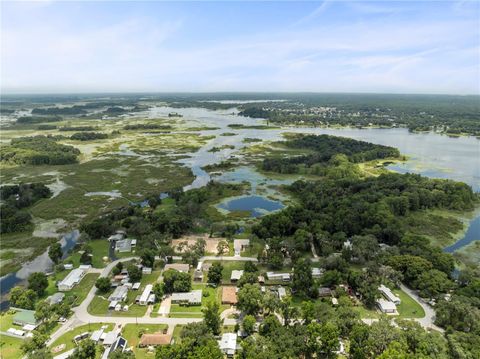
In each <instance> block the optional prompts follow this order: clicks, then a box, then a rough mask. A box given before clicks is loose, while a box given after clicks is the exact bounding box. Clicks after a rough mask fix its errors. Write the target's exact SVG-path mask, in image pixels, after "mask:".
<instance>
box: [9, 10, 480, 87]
mask: <svg viewBox="0 0 480 359" xmlns="http://www.w3.org/2000/svg"><path fill="white" fill-rule="evenodd" d="M0 6H1V20H2V21H1V89H2V91H3V92H4V93H5V92H23V93H28V92H43V93H48V92H110V91H115V92H122V91H129V92H135V91H158V92H165V91H191V92H194V91H315V92H389V93H449V94H479V92H480V83H479V82H480V80H479V78H480V2H479V1H418V2H412V1H400V2H392V1H381V2H363V1H350V2H347V1H323V2H322V1H320V2H298V1H297V2H243V3H237V2H232V1H228V2H173V3H169V2H153V1H150V2H112V1H106V2H99V1H97V2H67V1H58V2H55V1H41V2H31V3H30V2H5V1H2V2H1V5H0Z"/></svg>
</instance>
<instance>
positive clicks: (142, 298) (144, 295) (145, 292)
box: [140, 284, 153, 302]
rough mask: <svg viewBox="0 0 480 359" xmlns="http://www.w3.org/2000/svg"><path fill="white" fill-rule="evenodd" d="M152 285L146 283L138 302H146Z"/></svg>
mask: <svg viewBox="0 0 480 359" xmlns="http://www.w3.org/2000/svg"><path fill="white" fill-rule="evenodd" d="M152 289H153V285H151V284H147V285H146V286H145V289H144V290H143V293H142V295H141V296H140V302H146V301H147V300H148V297H150V293H151V292H152Z"/></svg>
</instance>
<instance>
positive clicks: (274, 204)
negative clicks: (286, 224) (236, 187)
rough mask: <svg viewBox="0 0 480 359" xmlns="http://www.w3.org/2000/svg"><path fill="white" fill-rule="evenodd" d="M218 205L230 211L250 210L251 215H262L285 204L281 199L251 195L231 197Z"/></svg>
mask: <svg viewBox="0 0 480 359" xmlns="http://www.w3.org/2000/svg"><path fill="white" fill-rule="evenodd" d="M216 207H217V208H219V209H223V210H226V211H228V212H232V211H248V212H250V217H260V216H263V215H264V214H267V213H271V212H274V211H278V210H279V209H282V208H284V207H285V206H284V205H283V203H282V202H280V201H273V200H271V199H268V198H265V197H263V196H257V195H250V196H241V197H235V198H229V199H227V200H226V201H223V202H221V203H220V204H218V205H217V206H216Z"/></svg>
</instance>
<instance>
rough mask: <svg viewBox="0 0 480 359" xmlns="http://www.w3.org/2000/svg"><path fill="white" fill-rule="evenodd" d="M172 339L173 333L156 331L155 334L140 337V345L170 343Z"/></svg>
mask: <svg viewBox="0 0 480 359" xmlns="http://www.w3.org/2000/svg"><path fill="white" fill-rule="evenodd" d="M171 341H172V335H171V334H162V333H154V334H143V335H142V337H141V338H140V342H139V343H138V346H139V347H140V348H142V347H148V346H157V345H168V344H170V343H171Z"/></svg>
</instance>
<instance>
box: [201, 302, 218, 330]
mask: <svg viewBox="0 0 480 359" xmlns="http://www.w3.org/2000/svg"><path fill="white" fill-rule="evenodd" d="M219 310H220V306H219V305H218V303H217V302H216V301H215V302H210V303H208V304H207V307H206V308H205V309H203V310H202V311H203V321H204V322H205V324H206V325H207V327H208V329H209V330H210V331H211V332H212V334H213V335H218V334H220V331H221V325H222V322H223V321H222V320H221V319H220V312H219Z"/></svg>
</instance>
